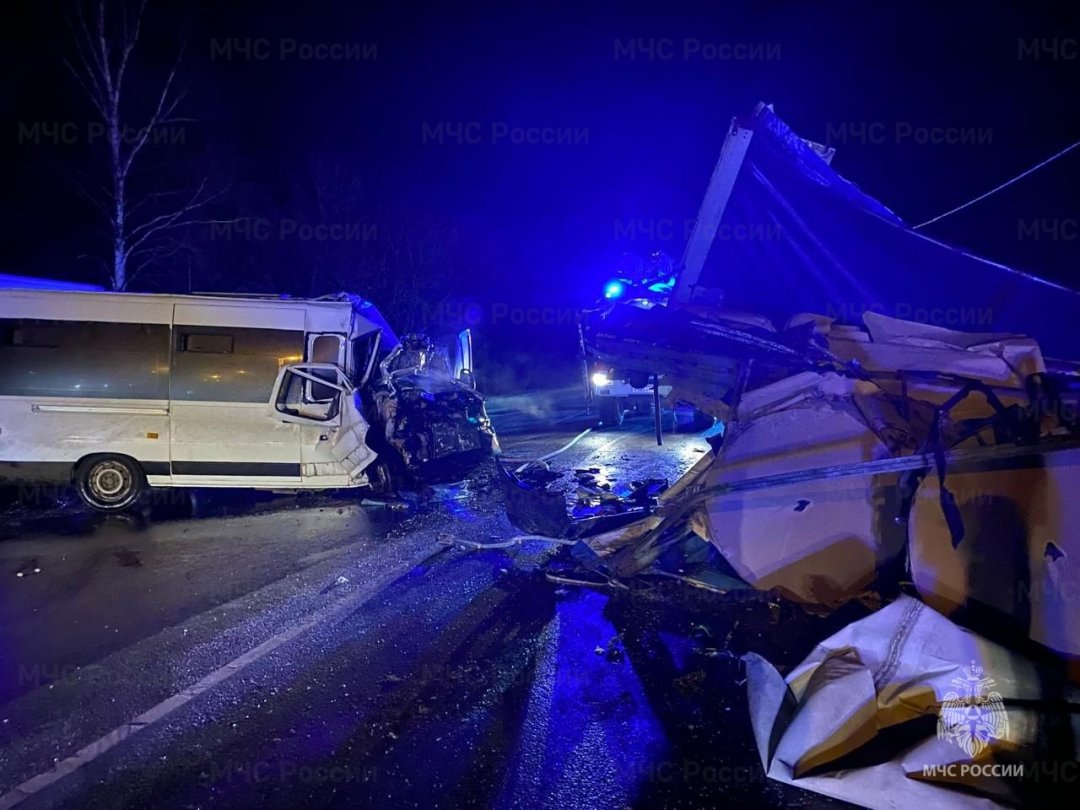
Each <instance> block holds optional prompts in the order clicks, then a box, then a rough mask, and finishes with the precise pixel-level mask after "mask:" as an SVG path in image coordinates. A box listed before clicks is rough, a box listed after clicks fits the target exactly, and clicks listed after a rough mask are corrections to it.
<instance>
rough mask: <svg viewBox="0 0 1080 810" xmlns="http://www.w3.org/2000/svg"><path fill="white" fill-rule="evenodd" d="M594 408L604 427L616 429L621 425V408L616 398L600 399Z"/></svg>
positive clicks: (620, 403)
mask: <svg viewBox="0 0 1080 810" xmlns="http://www.w3.org/2000/svg"><path fill="white" fill-rule="evenodd" d="M596 408H597V411H598V412H599V415H600V424H601V425H603V426H604V427H618V426H619V425H621V424H622V423H623V406H622V402H621V401H620V400H619V398H618V397H601V398H600V399H599V401H598V402H597V405H596Z"/></svg>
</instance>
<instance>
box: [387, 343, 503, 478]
mask: <svg viewBox="0 0 1080 810" xmlns="http://www.w3.org/2000/svg"><path fill="white" fill-rule="evenodd" d="M366 396H367V398H368V406H369V408H370V411H371V414H372V419H373V421H374V422H375V423H377V424H379V425H380V426H381V428H382V429H381V430H380V431H379V432H378V433H377V435H376V431H372V434H373V435H372V436H371V439H370V441H371V442H372V444H373V446H375V447H377V448H378V450H379V453H380V456H381V457H382V458H384V459H386V460H387V468H388V473H389V474H390V475H391V476H392V477H395V478H397V479H398V480H399V481H402V482H414V483H419V482H423V483H438V482H442V481H449V480H456V479H459V478H460V477H461V476H462V474H463V473H465V472H467V471H468V470H469V469H471V468H472V467H474V466H475V465H476V464H477V462H478V461H480V460H481V459H484V458H488V457H490V456H491V455H492V454H493V453H497V452H498V450H499V442H498V438H497V437H496V435H495V430H494V428H493V426H492V424H491V419H490V418H489V417H488V414H487V409H486V406H485V403H484V397H483V396H482V395H481V394H480V393H479V392H477V391H476V389H475V377H474V374H473V367H472V337H471V333H470V332H469V330H464V332H463V333H461V334H459V335H458V336H457V341H456V352H455V358H454V359H453V360H450V358H449V357H448V355H447V352H446V350H445V349H444V348H443V347H440V346H436V345H435V343H434V342H433V341H432V339H431V338H430V337H428V336H427V335H425V334H419V333H414V334H408V335H405V336H404V337H402V338H401V341H400V342H399V343H398V345H397V346H395V347H394V348H393V349H392V350H391V351H390V352H388V353H387V354H386V355H385V356H384V357H383V358H382V359H381V360H380V362H379V363H378V370H377V372H376V373H375V375H374V376H373V378H372V381H371V384H370V387H369V391H367V392H366Z"/></svg>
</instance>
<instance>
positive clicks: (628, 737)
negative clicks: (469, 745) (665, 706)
mask: <svg viewBox="0 0 1080 810" xmlns="http://www.w3.org/2000/svg"><path fill="white" fill-rule="evenodd" d="M607 600H608V597H607V596H605V595H603V594H599V593H595V592H593V591H588V590H580V591H575V592H573V593H572V594H571V595H570V596H569V597H567V598H565V599H563V600H561V601H560V602H559V603H558V606H557V608H556V616H555V618H554V619H553V620H552V622H551V624H550V625H549V626H548V628H547V630H546V632H545V634H544V639H543V641H544V645H543V649H542V651H541V652H540V654H539V659H538V661H537V664H536V678H535V681H533V683H532V686H531V692H530V695H529V701H528V708H527V715H526V720H525V724H524V729H523V733H522V736H521V740H520V742H519V746H520V747H519V749H518V752H517V756H516V757H515V760H514V763H513V768H512V769H511V770H510V771H509V772H508V774H507V780H506V782H505V783H504V785H503V792H502V795H501V796H500V801H499V802H498V806H500V807H508V806H511V805H513V806H517V807H559V808H562V807H574V806H577V807H588V808H590V809H591V808H616V807H627V806H629V805H630V804H631V803H632V801H633V799H634V797H635V796H636V795H637V793H638V790H639V788H640V787H641V783H642V781H643V780H645V779H647V777H648V769H649V765H650V763H653V762H656V761H658V760H660V759H662V758H663V756H664V755H665V753H666V750H667V743H666V741H665V738H664V734H663V730H662V728H661V726H660V722H659V720H658V719H657V717H656V715H655V714H654V712H653V710H652V708H651V707H650V705H649V703H648V701H647V700H646V696H645V693H644V690H643V689H642V685H641V682H640V680H639V679H638V676H637V673H636V672H635V671H634V668H633V666H631V664H630V661H629V659H628V658H627V657H626V655H625V654H623V653H621V650H620V651H619V652H618V653H617V654H615V655H608V654H607V651H608V649H609V647H608V645H609V643H612V641H613V639H615V637H616V635H617V631H616V629H615V627H614V626H613V625H612V624H611V623H610V622H609V621H608V620H607V619H606V618H605V617H604V605H605V604H606V602H607ZM599 648H603V649H602V650H601V652H597V650H598V649H599Z"/></svg>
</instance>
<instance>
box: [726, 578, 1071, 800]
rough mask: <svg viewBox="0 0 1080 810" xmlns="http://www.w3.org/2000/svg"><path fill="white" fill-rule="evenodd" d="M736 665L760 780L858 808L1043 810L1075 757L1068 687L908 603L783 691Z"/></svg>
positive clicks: (825, 647) (845, 636)
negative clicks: (1013, 808)
mask: <svg viewBox="0 0 1080 810" xmlns="http://www.w3.org/2000/svg"><path fill="white" fill-rule="evenodd" d="M743 660H744V661H745V662H746V673H747V692H748V697H749V702H750V718H751V723H752V725H753V730H754V737H755V739H756V741H757V747H758V752H759V755H760V757H761V762H762V765H763V767H764V768H765V771H766V773H767V775H768V776H769V778H771V779H776V780H778V781H780V782H784V783H787V784H791V785H796V786H798V787H801V788H804V789H806V790H813V791H816V792H818V793H823V794H825V795H828V796H832V797H834V798H838V799H843V800H845V801H849V802H854V803H856V804H859V805H861V806H863V807H871V808H895V807H920V808H926V810H934V809H936V808H941V809H942V810H946V809H948V810H954V808H990V807H1000V806H1006V805H1022V806H1047V804H1048V803H1051V797H1056V795H1057V791H1060V788H1061V785H1060V784H1055V783H1054V782H1055V780H1051V779H1049V778H1046V775H1047V774H1050V773H1061V772H1064V771H1062V769H1063V768H1067V766H1069V765H1070V764H1071V765H1072V767H1075V762H1076V760H1077V758H1078V756H1080V749H1078V748H1077V743H1076V740H1077V739H1078V736H1077V735H1078V733H1080V713H1078V711H1077V710H1078V709H1080V687H1077V686H1076V685H1075V684H1071V683H1069V682H1068V681H1067V680H1066V679H1065V678H1064V677H1063V676H1062V675H1061V674H1060V673H1054V672H1051V671H1048V670H1045V669H1041V668H1039V667H1037V666H1036V665H1035V664H1033V663H1031V662H1030V661H1028V660H1026V659H1025V658H1023V657H1021V656H1019V655H1017V654H1015V653H1013V652H1010V651H1009V650H1007V649H1006V648H1004V647H1001V646H999V645H997V644H995V643H993V642H992V641H989V640H987V639H985V638H983V637H981V636H979V635H976V634H974V633H972V632H969V631H967V630H964V629H962V628H960V627H959V626H957V625H955V624H953V623H952V622H951V621H949V620H948V619H947V618H945V617H944V616H942V615H940V614H939V613H937V612H935V611H934V610H933V609H932V608H929V607H927V606H926V605H924V604H922V603H921V602H919V601H918V600H915V599H912V598H910V597H902V598H901V599H899V600H897V601H896V602H893V603H892V604H890V605H889V606H887V607H885V608H883V609H882V610H880V611H878V612H876V613H873V614H871V615H870V616H868V617H867V618H865V619H861V620H859V621H857V622H854V623H852V624H850V625H848V626H847V627H846V628H844V629H843V630H841V631H840V632H839V633H837V634H836V635H834V636H832V637H831V638H829V639H827V640H825V641H823V642H821V643H820V644H819V645H818V646H817V647H816V648H815V649H814V651H813V652H812V653H811V654H810V655H809V656H808V657H807V658H806V659H805V660H804V661H803V662H802V663H801V664H799V665H798V666H797V667H795V669H794V670H792V671H791V672H790V673H789V674H788V675H787V677H786V678H785V677H782V676H781V675H780V674H779V673H778V672H777V671H776V670H775V669H774V668H773V667H772V666H771V665H770V664H769V663H768V662H767V661H766V660H765V659H764V658H762V657H761V656H759V655H756V654H754V653H750V654H747V655H746V656H744V658H743ZM1059 801H1060V800H1058V802H1059ZM1058 802H1053V803H1058Z"/></svg>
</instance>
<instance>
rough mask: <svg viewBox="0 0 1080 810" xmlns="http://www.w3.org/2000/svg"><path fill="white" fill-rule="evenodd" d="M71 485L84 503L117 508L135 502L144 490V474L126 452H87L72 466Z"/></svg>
mask: <svg viewBox="0 0 1080 810" xmlns="http://www.w3.org/2000/svg"><path fill="white" fill-rule="evenodd" d="M75 489H76V490H77V491H78V493H79V497H80V498H82V500H83V502H84V503H85V504H86V505H87V506H89V507H91V508H93V509H97V510H100V511H102V512H119V511H122V510H124V509H128V508H130V507H132V506H134V505H135V504H136V502H138V500H139V498H140V497H141V496H142V494H143V493H144V492H145V491H146V475H145V474H144V473H143V470H142V467H140V466H139V463H138V462H137V461H135V459H132V458H128V457H127V456H114V455H99V456H88V457H87V458H84V459H83V460H82V461H81V462H80V463H79V466H78V467H77V468H76V469H75Z"/></svg>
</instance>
